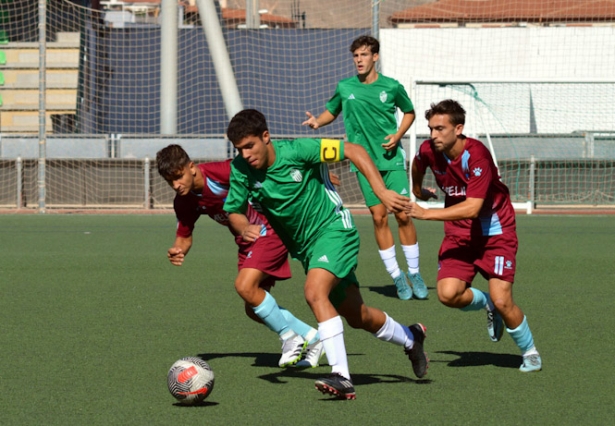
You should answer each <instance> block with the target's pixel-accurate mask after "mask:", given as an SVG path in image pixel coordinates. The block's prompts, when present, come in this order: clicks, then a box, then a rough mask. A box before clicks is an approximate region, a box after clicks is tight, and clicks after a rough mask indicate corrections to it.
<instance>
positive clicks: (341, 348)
mask: <svg viewBox="0 0 615 426" xmlns="http://www.w3.org/2000/svg"><path fill="white" fill-rule="evenodd" d="M318 334H320V340H321V342H322V344H323V346H324V347H325V354H326V355H327V361H328V362H329V365H330V366H331V372H333V373H339V374H341V375H342V376H344V377H345V378H347V379H350V371H349V370H348V357H347V356H346V346H345V345H344V324H343V323H342V318H341V317H340V316H339V315H338V316H336V317H333V318H331V319H328V320H326V321H324V322H319V323H318Z"/></svg>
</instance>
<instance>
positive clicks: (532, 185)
mask: <svg viewBox="0 0 615 426" xmlns="http://www.w3.org/2000/svg"><path fill="white" fill-rule="evenodd" d="M535 185H536V158H535V157H534V156H533V155H532V156H531V157H530V188H529V190H530V207H529V209H528V210H529V211H528V214H531V213H532V209H533V208H534V207H535V206H536V205H535V204H534V202H535V198H534V197H535V192H534V191H535V190H536V188H535Z"/></svg>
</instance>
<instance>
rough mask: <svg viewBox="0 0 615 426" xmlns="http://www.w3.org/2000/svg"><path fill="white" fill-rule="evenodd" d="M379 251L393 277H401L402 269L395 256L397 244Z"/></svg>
mask: <svg viewBox="0 0 615 426" xmlns="http://www.w3.org/2000/svg"><path fill="white" fill-rule="evenodd" d="M378 253H379V254H380V258H381V259H382V261H383V262H384V267H385V268H386V270H387V272H388V273H389V274H390V275H391V278H393V279H395V278H397V277H399V275H400V274H401V270H400V269H399V265H398V264H397V259H396V258H395V246H393V247H390V248H388V249H386V250H378Z"/></svg>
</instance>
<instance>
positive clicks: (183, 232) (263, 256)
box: [156, 145, 324, 367]
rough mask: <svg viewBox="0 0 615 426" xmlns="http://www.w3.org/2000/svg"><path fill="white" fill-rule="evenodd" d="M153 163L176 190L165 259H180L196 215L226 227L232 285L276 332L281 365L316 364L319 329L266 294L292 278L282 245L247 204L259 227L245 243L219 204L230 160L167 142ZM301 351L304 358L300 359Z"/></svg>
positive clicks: (177, 262) (251, 310)
mask: <svg viewBox="0 0 615 426" xmlns="http://www.w3.org/2000/svg"><path fill="white" fill-rule="evenodd" d="M156 163H157V166H158V172H159V173H160V175H161V176H162V177H163V178H164V179H165V180H166V181H167V183H168V184H169V185H170V186H171V187H172V188H173V190H174V191H175V192H176V196H175V199H174V201H173V208H174V210H175V215H176V216H177V230H176V235H175V243H174V244H173V247H171V248H170V249H169V250H168V251H167V257H168V258H169V261H170V262H171V263H172V264H173V265H176V266H181V265H182V264H183V263H184V259H185V256H186V255H187V254H188V252H189V251H190V248H191V247H192V232H193V230H194V226H195V223H196V221H197V220H198V219H199V217H200V216H201V215H207V216H209V217H210V218H211V219H213V220H214V221H216V222H218V223H219V224H220V225H223V226H226V227H228V228H229V231H230V232H231V233H232V234H233V236H234V237H235V243H236V244H237V246H238V249H239V251H238V269H239V273H238V275H237V278H236V279H235V289H236V290H237V293H238V294H239V296H241V298H242V299H243V300H244V302H245V311H246V314H247V315H248V317H250V318H251V319H252V320H254V321H256V322H259V323H264V324H265V325H266V326H267V327H268V328H269V329H270V330H272V331H274V332H276V333H277V334H278V335H279V336H280V340H281V341H282V357H281V358H280V361H279V365H280V367H288V366H291V365H294V364H297V366H301V367H317V366H318V363H319V360H320V357H321V356H322V354H323V351H324V348H323V345H322V343H321V341H320V338H319V335H318V331H317V330H316V329H314V328H313V327H311V326H309V325H307V324H306V323H304V322H303V321H301V320H299V319H298V318H296V317H295V316H294V315H293V314H292V313H290V312H289V311H288V310H286V309H284V308H281V307H280V306H278V304H277V302H276V301H275V299H274V298H273V296H271V294H270V290H271V287H273V286H274V285H275V282H276V281H277V280H286V279H288V278H290V276H291V273H290V266H289V264H288V252H287V250H286V248H285V247H284V244H283V243H282V241H281V240H280V239H279V237H278V236H277V234H276V233H275V232H274V231H273V229H272V228H271V226H270V225H269V222H268V221H267V219H266V218H265V216H263V215H262V214H261V213H259V212H258V211H257V210H256V209H255V207H254V206H252V205H249V206H248V210H247V217H248V219H249V221H250V223H252V224H256V225H260V227H261V231H260V234H261V236H260V237H259V238H258V239H257V240H256V241H254V242H246V241H244V240H243V238H242V237H241V236H240V235H237V234H235V233H234V232H233V230H232V229H231V228H230V226H229V220H228V213H226V212H225V211H224V210H223V208H222V207H223V206H224V201H225V200H226V196H227V194H228V190H229V185H230V182H229V180H230V172H231V166H230V164H231V160H227V161H220V162H211V163H203V164H194V162H192V161H191V160H190V157H189V156H188V154H187V153H186V151H185V150H184V149H183V148H182V147H181V146H179V145H169V146H167V147H166V148H163V149H161V150H160V151H159V152H158V153H157V154H156ZM304 351H306V354H305V359H303V360H301V357H302V354H303V352H304Z"/></svg>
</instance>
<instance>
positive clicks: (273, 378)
mask: <svg viewBox="0 0 615 426" xmlns="http://www.w3.org/2000/svg"><path fill="white" fill-rule="evenodd" d="M328 374H329V371H328V370H327V371H326V372H314V370H312V369H306V370H302V369H298V368H285V369H283V370H280V371H276V372H275V373H270V374H263V375H262V376H259V378H261V379H263V380H267V381H268V382H270V383H286V381H285V380H284V379H285V378H288V379H290V378H293V379H306V380H317V379H320V378H322V377H324V376H327V375H328ZM352 383H353V384H354V385H355V386H365V385H373V384H380V383H416V384H428V383H431V380H429V379H411V378H409V377H405V376H399V375H396V374H360V373H355V374H352Z"/></svg>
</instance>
